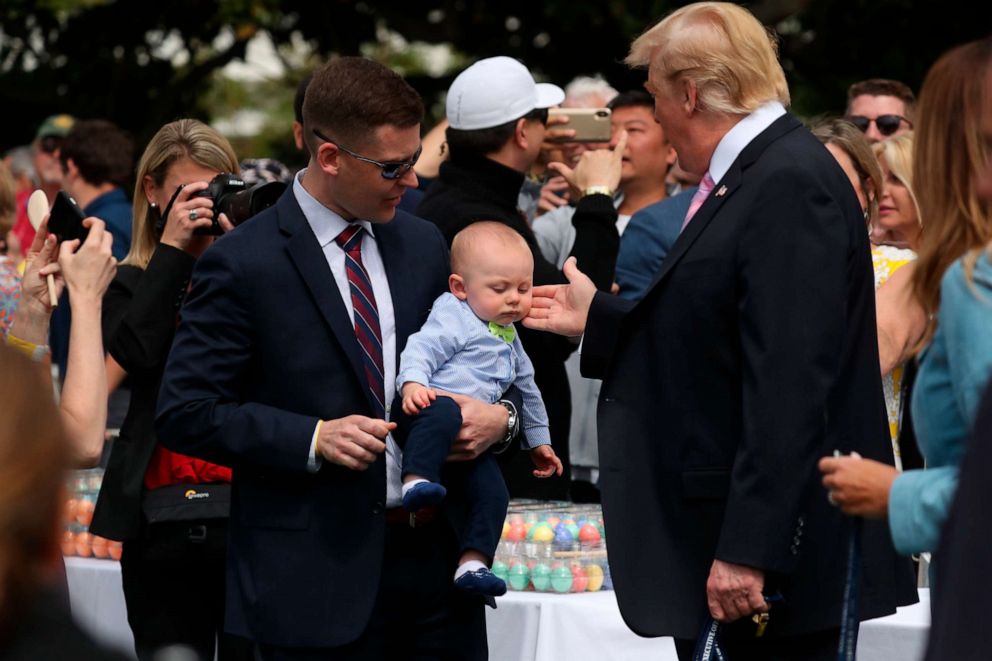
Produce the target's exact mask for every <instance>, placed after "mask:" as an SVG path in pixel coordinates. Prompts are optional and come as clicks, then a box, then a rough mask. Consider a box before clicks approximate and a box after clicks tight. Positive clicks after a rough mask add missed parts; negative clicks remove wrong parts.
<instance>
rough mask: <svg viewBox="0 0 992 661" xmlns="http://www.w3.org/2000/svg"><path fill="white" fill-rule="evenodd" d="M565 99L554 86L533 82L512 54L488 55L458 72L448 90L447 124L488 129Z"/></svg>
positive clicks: (469, 129)
mask: <svg viewBox="0 0 992 661" xmlns="http://www.w3.org/2000/svg"><path fill="white" fill-rule="evenodd" d="M564 100H565V92H564V91H562V89H561V88H560V87H558V86H557V85H551V84H548V83H535V82H534V77H533V76H532V75H530V71H528V70H527V67H525V66H524V65H522V64H520V62H517V61H516V60H514V59H513V58H511V57H505V56H499V57H488V58H486V59H484V60H479V61H478V62H476V63H475V64H473V65H472V66H470V67H469V68H467V69H465V71H462V72H461V73H460V74H458V77H457V78H455V81H454V82H453V83H451V88H450V89H448V101H447V108H446V111H447V115H448V124H449V125H450V126H451V128H453V129H461V130H464V131H474V130H476V129H488V128H492V127H493V126H499V125H500V124H506V123H507V122H510V121H513V120H515V119H519V118H521V117H523V116H524V115H526V114H527V113H529V112H530V111H531V110H534V109H535V108H550V107H551V106H554V105H557V104H559V103H561V102H562V101H564Z"/></svg>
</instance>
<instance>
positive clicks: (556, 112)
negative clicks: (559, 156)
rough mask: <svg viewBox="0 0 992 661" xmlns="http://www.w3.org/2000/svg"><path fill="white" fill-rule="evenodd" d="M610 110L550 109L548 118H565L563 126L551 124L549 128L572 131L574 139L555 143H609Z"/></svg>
mask: <svg viewBox="0 0 992 661" xmlns="http://www.w3.org/2000/svg"><path fill="white" fill-rule="evenodd" d="M610 114H611V112H610V109H609V108H551V109H550V110H548V117H567V118H568V122H567V123H565V124H553V125H551V128H556V129H572V130H574V131H575V137H572V138H565V139H560V140H556V141H555V142H609V141H610V134H611V128H610Z"/></svg>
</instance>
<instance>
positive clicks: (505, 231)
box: [451, 220, 531, 275]
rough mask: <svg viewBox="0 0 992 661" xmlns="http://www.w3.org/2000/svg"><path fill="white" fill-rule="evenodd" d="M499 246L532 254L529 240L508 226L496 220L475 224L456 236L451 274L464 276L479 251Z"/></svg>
mask: <svg viewBox="0 0 992 661" xmlns="http://www.w3.org/2000/svg"><path fill="white" fill-rule="evenodd" d="M496 246H499V247H500V248H502V249H503V250H520V251H523V252H526V253H527V254H528V255H530V254H531V251H530V247H529V246H528V245H527V240H526V239H524V237H523V236H522V235H521V234H520V232H518V231H517V230H515V229H513V228H512V227H510V226H508V225H504V224H503V223H501V222H498V221H495V220H482V221H478V222H474V223H472V224H471V225H469V226H468V227H466V228H465V229H463V230H461V231H460V232H458V234H456V235H455V238H454V240H453V241H452V242H451V272H452V273H456V274H458V275H463V274H464V270H465V269H466V268H467V267H470V266H471V265H472V263H473V261H474V259H473V256H475V255H476V254H478V253H477V251H479V250H483V249H485V250H487V251H491V250H494V249H495V247H496Z"/></svg>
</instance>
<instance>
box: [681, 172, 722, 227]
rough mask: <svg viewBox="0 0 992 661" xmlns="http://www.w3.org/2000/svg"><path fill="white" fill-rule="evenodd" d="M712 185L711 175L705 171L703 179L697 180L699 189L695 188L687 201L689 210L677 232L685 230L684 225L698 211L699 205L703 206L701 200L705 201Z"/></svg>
mask: <svg viewBox="0 0 992 661" xmlns="http://www.w3.org/2000/svg"><path fill="white" fill-rule="evenodd" d="M714 185H715V184H714V182H713V177H711V176H710V173H709V172H707V173H706V174H704V175H703V180H702V181H701V182H699V189H698V190H696V193H695V195H693V196H692V201H691V202H690V203H689V211H687V212H686V214H685V220H683V221H682V229H681V230H679V232H682V231H684V230H685V228H686V225H688V224H689V221H690V220H692V217H693V216H695V215H696V212H697V211H699V207H701V206H703V202H705V201H706V198H707V197H709V194H710V193H711V192H712V191H713V186H714Z"/></svg>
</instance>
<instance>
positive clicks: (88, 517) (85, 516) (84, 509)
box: [76, 498, 96, 526]
mask: <svg viewBox="0 0 992 661" xmlns="http://www.w3.org/2000/svg"><path fill="white" fill-rule="evenodd" d="M95 508H96V505H95V504H94V502H93V501H92V500H87V499H85V498H80V499H79V500H78V501H76V521H78V522H79V523H80V524H82V525H84V526H89V525H90V523H92V521H93V510H94V509H95Z"/></svg>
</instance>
